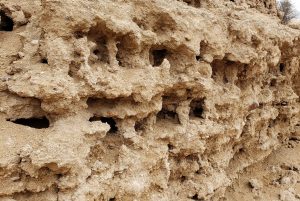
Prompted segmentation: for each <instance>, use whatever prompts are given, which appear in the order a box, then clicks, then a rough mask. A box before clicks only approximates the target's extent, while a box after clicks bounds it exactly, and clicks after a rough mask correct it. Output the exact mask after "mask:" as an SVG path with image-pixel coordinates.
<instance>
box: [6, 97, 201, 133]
mask: <svg viewBox="0 0 300 201" xmlns="http://www.w3.org/2000/svg"><path fill="white" fill-rule="evenodd" d="M190 106H191V111H190V116H191V117H198V118H203V100H201V101H193V102H192V103H191V105H190ZM157 117H158V119H170V118H171V119H176V118H177V113H176V112H173V111H169V110H167V109H166V108H162V110H161V111H160V112H159V113H158V114H157ZM7 121H10V122H13V123H15V124H19V125H23V126H29V127H31V128H36V129H43V128H48V127H49V126H50V122H49V120H48V119H47V117H45V116H44V117H41V118H28V119H25V118H20V119H16V120H14V119H7ZM89 121H90V122H95V121H100V122H102V123H107V124H108V125H109V126H110V130H109V133H117V132H118V127H117V123H116V121H115V120H114V119H113V118H112V117H97V116H93V117H91V118H90V119H89ZM143 123H144V122H141V121H138V122H137V123H136V125H135V129H136V130H142V129H143Z"/></svg>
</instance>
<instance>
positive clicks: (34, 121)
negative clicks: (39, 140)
mask: <svg viewBox="0 0 300 201" xmlns="http://www.w3.org/2000/svg"><path fill="white" fill-rule="evenodd" d="M7 121H10V122H12V123H15V124H19V125H23V126H28V127H31V128H36V129H43V128H49V126H50V122H49V120H48V119H47V118H46V117H42V118H35V117H33V118H28V119H25V118H20V119H16V120H11V119H7Z"/></svg>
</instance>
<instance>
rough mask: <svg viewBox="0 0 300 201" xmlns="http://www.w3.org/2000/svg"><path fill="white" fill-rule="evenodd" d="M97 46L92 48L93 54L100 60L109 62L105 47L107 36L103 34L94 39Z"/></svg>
mask: <svg viewBox="0 0 300 201" xmlns="http://www.w3.org/2000/svg"><path fill="white" fill-rule="evenodd" d="M95 42H96V44H97V47H96V48H95V49H94V50H93V54H94V55H95V56H96V57H97V59H98V60H99V61H101V62H104V63H107V64H109V52H108V48H107V38H106V37H105V36H102V37H99V38H97V39H96V41H95Z"/></svg>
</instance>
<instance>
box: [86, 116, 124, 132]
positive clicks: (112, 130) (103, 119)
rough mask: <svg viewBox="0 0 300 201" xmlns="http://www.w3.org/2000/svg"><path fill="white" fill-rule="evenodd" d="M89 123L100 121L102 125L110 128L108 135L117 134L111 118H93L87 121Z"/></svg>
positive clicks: (114, 122) (115, 125)
mask: <svg viewBox="0 0 300 201" xmlns="http://www.w3.org/2000/svg"><path fill="white" fill-rule="evenodd" d="M89 121H90V122H94V121H101V122H102V123H107V124H108V125H109V126H110V130H109V131H108V132H109V133H116V132H118V127H117V123H116V121H115V120H114V119H113V118H111V117H96V116H93V117H91V118H90V119H89Z"/></svg>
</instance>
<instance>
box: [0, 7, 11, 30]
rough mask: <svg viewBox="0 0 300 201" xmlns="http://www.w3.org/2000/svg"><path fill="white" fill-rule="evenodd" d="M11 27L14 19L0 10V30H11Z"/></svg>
mask: <svg viewBox="0 0 300 201" xmlns="http://www.w3.org/2000/svg"><path fill="white" fill-rule="evenodd" d="M13 28H14V21H13V20H12V19H11V18H10V17H8V16H7V15H6V14H5V13H4V12H3V11H0V31H12V30H13Z"/></svg>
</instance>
